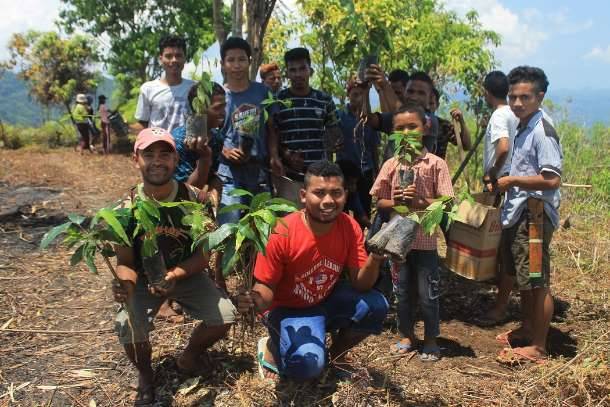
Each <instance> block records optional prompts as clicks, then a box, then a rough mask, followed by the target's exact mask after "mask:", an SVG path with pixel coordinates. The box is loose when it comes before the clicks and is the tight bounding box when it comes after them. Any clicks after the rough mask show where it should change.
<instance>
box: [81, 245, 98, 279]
mask: <svg viewBox="0 0 610 407" xmlns="http://www.w3.org/2000/svg"><path fill="white" fill-rule="evenodd" d="M84 246H85V248H84V249H83V258H84V259H85V264H86V265H87V267H88V268H89V270H90V271H91V272H92V273H93V274H97V266H96V265H95V251H96V248H95V246H94V245H91V244H88V243H87V244H85V245H84Z"/></svg>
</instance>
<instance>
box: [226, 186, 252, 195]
mask: <svg viewBox="0 0 610 407" xmlns="http://www.w3.org/2000/svg"><path fill="white" fill-rule="evenodd" d="M229 195H230V196H249V197H254V195H253V194H252V192H250V191H246V190H245V189H240V188H235V189H234V190H233V191H231V192H229Z"/></svg>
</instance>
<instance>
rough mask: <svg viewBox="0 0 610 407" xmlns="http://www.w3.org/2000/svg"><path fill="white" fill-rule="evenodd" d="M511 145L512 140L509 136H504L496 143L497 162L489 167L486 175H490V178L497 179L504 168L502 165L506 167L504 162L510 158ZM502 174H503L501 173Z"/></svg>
mask: <svg viewBox="0 0 610 407" xmlns="http://www.w3.org/2000/svg"><path fill="white" fill-rule="evenodd" d="M509 147H510V141H509V138H508V137H502V138H501V139H499V140H498V141H497V143H496V162H495V163H494V165H493V166H492V167H491V168H490V169H489V171H488V173H487V174H486V175H488V176H489V178H490V179H491V180H496V179H498V174H499V172H500V171H501V170H502V167H504V163H505V162H506V159H507V158H508V150H509ZM499 175H502V174H499Z"/></svg>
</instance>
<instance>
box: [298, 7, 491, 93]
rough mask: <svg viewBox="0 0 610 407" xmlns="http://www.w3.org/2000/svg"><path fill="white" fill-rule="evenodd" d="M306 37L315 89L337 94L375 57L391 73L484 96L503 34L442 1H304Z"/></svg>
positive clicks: (473, 13) (303, 39)
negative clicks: (415, 74) (425, 76)
mask: <svg viewBox="0 0 610 407" xmlns="http://www.w3.org/2000/svg"><path fill="white" fill-rule="evenodd" d="M298 5H299V7H300V9H301V11H302V13H303V14H304V16H305V20H306V21H305V26H304V27H305V29H304V31H303V33H302V35H301V39H302V41H303V43H304V45H306V46H308V47H310V48H311V49H312V50H314V52H313V55H312V56H313V64H314V68H315V69H316V71H317V76H316V78H315V81H316V82H315V85H316V86H319V87H320V88H322V89H323V90H325V91H327V92H329V93H331V94H333V95H335V96H338V97H343V96H344V95H345V83H346V81H347V79H348V78H349V76H350V74H351V73H353V72H354V71H355V70H356V69H357V67H358V62H359V60H360V58H362V57H363V56H365V55H368V54H371V53H375V54H377V55H378V57H379V62H380V64H381V65H382V66H383V68H384V69H386V70H387V71H389V70H391V69H394V68H402V69H406V70H407V71H413V70H422V71H426V72H428V73H430V74H431V75H432V76H433V77H434V78H435V80H436V81H437V83H438V84H439V87H441V88H442V87H443V86H444V85H449V84H452V85H453V84H457V85H461V86H462V87H463V88H464V89H465V90H466V92H467V93H468V94H470V95H472V96H475V97H478V96H479V95H480V89H479V86H480V85H479V82H480V79H481V77H482V76H483V75H484V73H485V72H487V71H489V70H490V69H491V68H492V67H493V66H494V57H493V53H492V51H491V50H490V49H489V46H497V45H498V44H499V41H500V38H499V36H498V35H497V34H496V33H494V32H492V31H488V30H484V29H483V28H482V27H481V25H480V23H479V22H478V17H477V14H476V13H475V12H471V13H469V14H468V15H467V16H466V17H465V18H464V19H462V18H459V17H458V16H457V15H456V14H455V13H454V12H451V11H447V10H445V9H443V8H442V5H441V3H440V1H438V0H417V1H411V2H407V1H402V0H370V1H354V0H307V1H305V0H299V1H298Z"/></svg>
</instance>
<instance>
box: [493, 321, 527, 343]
mask: <svg viewBox="0 0 610 407" xmlns="http://www.w3.org/2000/svg"><path fill="white" fill-rule="evenodd" d="M531 338H532V333H531V332H530V330H529V329H527V328H525V327H523V326H520V327H519V328H517V329H511V330H510V331H507V332H503V333H501V334H499V335H498V336H496V341H498V342H500V343H501V344H503V345H510V346H512V347H515V346H514V345H523V344H529V343H530V342H531V341H532V339H531Z"/></svg>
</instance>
